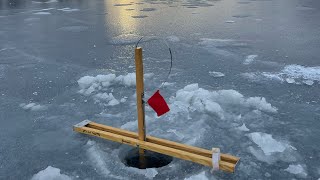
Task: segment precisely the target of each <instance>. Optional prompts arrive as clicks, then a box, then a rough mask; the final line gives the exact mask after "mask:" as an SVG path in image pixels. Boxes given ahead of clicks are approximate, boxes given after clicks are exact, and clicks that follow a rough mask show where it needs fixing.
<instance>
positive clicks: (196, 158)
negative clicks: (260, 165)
mask: <svg viewBox="0 0 320 180" xmlns="http://www.w3.org/2000/svg"><path fill="white" fill-rule="evenodd" d="M74 131H77V132H80V133H84V134H88V135H93V136H97V137H100V138H104V139H108V140H111V141H115V142H119V143H123V144H128V145H131V146H135V147H140V148H143V149H146V150H151V151H154V152H158V153H162V154H165V155H169V156H173V157H176V158H180V159H184V160H188V161H192V162H195V163H199V164H202V165H206V166H210V167H212V161H211V158H209V157H206V156H202V155H198V154H194V153H190V152H187V151H183V150H179V149H175V148H171V147H166V146H162V145H159V144H154V143H151V142H146V141H141V140H138V139H136V138H132V137H127V136H124V135H119V134H115V133H111V132H106V131H102V130H98V129H94V128H89V127H74ZM219 166H220V169H221V170H224V171H227V172H234V169H235V164H233V163H229V162H224V161H220V163H219Z"/></svg>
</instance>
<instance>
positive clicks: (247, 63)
mask: <svg viewBox="0 0 320 180" xmlns="http://www.w3.org/2000/svg"><path fill="white" fill-rule="evenodd" d="M257 57H258V55H249V56H247V58H246V59H245V60H244V62H243V64H245V65H249V64H251V63H252V62H253V61H254V60H255V59H256V58H257Z"/></svg>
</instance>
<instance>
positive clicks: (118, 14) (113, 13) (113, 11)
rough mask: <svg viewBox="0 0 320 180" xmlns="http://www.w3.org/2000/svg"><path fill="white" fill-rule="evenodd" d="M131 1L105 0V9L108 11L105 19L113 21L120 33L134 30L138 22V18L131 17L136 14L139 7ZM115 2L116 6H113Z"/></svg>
mask: <svg viewBox="0 0 320 180" xmlns="http://www.w3.org/2000/svg"><path fill="white" fill-rule="evenodd" d="M132 2H133V1H132V0H120V1H109V0H105V6H106V7H105V9H106V10H107V12H108V13H109V15H107V16H106V18H107V19H106V21H108V22H113V23H115V25H116V26H117V28H119V31H120V32H121V33H122V34H127V33H132V32H135V31H136V28H137V26H138V23H139V22H138V21H139V20H138V19H136V18H132V17H131V16H136V15H138V14H139V9H140V8H139V7H138V6H137V4H135V3H132ZM115 4H117V5H118V6H115ZM126 4H129V5H126Z"/></svg>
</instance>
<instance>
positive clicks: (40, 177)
mask: <svg viewBox="0 0 320 180" xmlns="http://www.w3.org/2000/svg"><path fill="white" fill-rule="evenodd" d="M71 179H72V178H71V177H69V176H67V175H65V174H61V173H60V169H58V168H55V167H51V166H48V167H47V168H46V169H44V170H42V171H40V172H38V173H37V174H35V175H34V176H33V177H32V178H31V180H71Z"/></svg>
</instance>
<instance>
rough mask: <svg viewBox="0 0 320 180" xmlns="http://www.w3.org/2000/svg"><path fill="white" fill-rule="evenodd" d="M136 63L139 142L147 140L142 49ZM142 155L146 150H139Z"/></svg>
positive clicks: (136, 52)
mask: <svg viewBox="0 0 320 180" xmlns="http://www.w3.org/2000/svg"><path fill="white" fill-rule="evenodd" d="M135 62H136V91H137V112H138V131H139V132H138V134H139V140H141V141H145V140H146V129H145V119H144V118H145V115H144V100H143V98H144V83H143V62H142V48H141V47H137V48H136V49H135ZM139 152H140V155H143V154H144V149H141V148H140V149H139Z"/></svg>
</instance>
